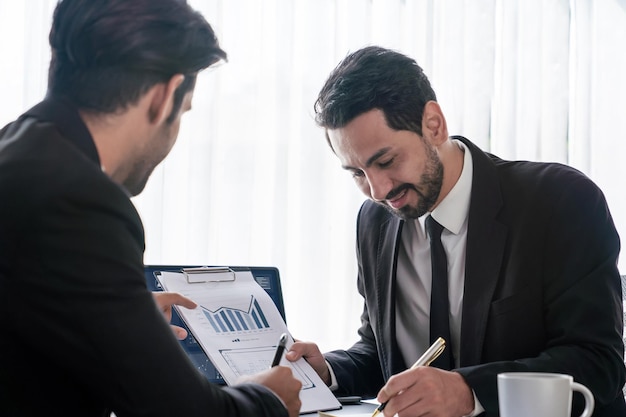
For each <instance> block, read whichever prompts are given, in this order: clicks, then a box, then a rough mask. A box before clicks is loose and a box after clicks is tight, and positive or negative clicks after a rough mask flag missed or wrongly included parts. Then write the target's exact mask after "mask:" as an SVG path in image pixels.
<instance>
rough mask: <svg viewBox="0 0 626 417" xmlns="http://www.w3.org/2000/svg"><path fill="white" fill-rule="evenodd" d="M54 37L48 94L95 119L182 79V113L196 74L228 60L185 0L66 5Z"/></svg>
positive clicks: (76, 0)
mask: <svg viewBox="0 0 626 417" xmlns="http://www.w3.org/2000/svg"><path fill="white" fill-rule="evenodd" d="M49 39H50V46H51V48H52V59H51V62H50V69H49V74H48V95H49V96H54V97H62V98H64V99H66V100H69V101H70V102H72V103H73V104H74V105H75V106H76V107H77V108H80V109H83V110H87V111H91V112H95V113H113V112H119V111H123V110H124V109H125V108H127V107H128V105H130V104H133V103H135V102H137V100H138V99H139V98H140V97H141V96H142V95H143V94H144V93H145V92H147V91H148V90H149V89H150V88H151V87H152V86H154V85H155V84H158V83H161V82H167V81H168V80H169V79H170V78H171V77H172V76H173V75H175V74H183V75H185V81H184V83H183V84H182V85H181V86H180V87H179V88H178V90H177V94H176V97H175V106H176V107H179V106H180V102H181V101H182V97H183V96H184V94H185V93H186V92H187V91H189V90H191V89H192V88H193V86H194V83H195V76H196V74H197V72H198V71H200V70H202V69H204V68H207V67H209V66H210V65H212V64H214V63H216V62H218V61H220V60H223V59H226V53H225V52H224V51H222V50H221V49H220V47H219V44H218V41H217V38H216V36H215V33H214V32H213V29H212V28H211V26H210V25H209V23H208V22H207V21H206V20H205V19H204V17H202V16H201V15H200V14H199V13H197V12H195V11H194V10H193V9H191V8H190V7H189V5H187V3H186V2H185V1H184V0H61V1H60V2H59V3H58V5H57V7H56V10H55V12H54V19H53V23H52V29H51V31H50V37H49ZM176 111H177V108H175V109H174V111H173V112H172V114H174V113H176Z"/></svg>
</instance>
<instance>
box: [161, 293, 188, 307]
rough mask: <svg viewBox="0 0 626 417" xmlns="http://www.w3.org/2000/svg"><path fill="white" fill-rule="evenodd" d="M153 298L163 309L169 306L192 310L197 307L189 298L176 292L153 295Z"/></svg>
mask: <svg viewBox="0 0 626 417" xmlns="http://www.w3.org/2000/svg"><path fill="white" fill-rule="evenodd" d="M154 295H155V298H156V299H157V302H158V303H159V305H160V306H161V307H162V308H163V307H169V306H171V305H179V306H182V307H185V308H189V309H194V308H196V307H198V305H197V304H196V303H195V302H194V301H193V300H192V299H190V298H187V297H185V296H183V295H182V294H179V293H176V292H161V293H154Z"/></svg>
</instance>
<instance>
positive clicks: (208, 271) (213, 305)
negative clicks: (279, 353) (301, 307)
mask: <svg viewBox="0 0 626 417" xmlns="http://www.w3.org/2000/svg"><path fill="white" fill-rule="evenodd" d="M155 275H156V277H157V278H158V281H159V282H160V283H161V286H162V288H163V289H164V290H166V291H173V292H178V293H180V294H182V295H184V296H186V297H188V298H190V299H192V300H194V301H195V302H196V304H197V307H196V308H194V309H186V308H183V307H178V306H175V309H177V310H178V311H177V312H178V314H179V316H180V317H182V319H183V321H184V322H185V324H186V326H185V327H186V328H187V329H189V330H190V334H191V335H193V336H194V337H195V338H196V339H197V341H198V344H199V345H200V347H201V348H202V350H204V352H206V355H207V356H208V357H209V358H210V360H211V362H212V363H213V364H214V365H215V368H217V369H219V370H220V372H221V373H222V376H223V379H224V380H225V381H226V383H227V384H229V385H230V384H235V383H237V381H239V380H240V379H241V378H242V377H246V376H249V375H254V374H258V373H259V372H262V371H266V370H267V369H269V368H270V367H271V366H273V360H272V358H273V357H274V356H275V352H276V349H277V342H278V340H279V337H280V336H281V335H282V334H283V333H286V334H287V347H289V346H290V345H291V344H292V343H294V340H293V338H292V337H291V336H289V334H288V329H287V325H286V323H285V321H284V320H283V318H282V317H281V315H280V313H279V311H278V308H277V307H276V305H275V303H274V301H273V300H272V299H271V297H270V296H269V295H268V293H267V292H266V291H264V290H263V288H262V287H261V286H260V285H259V282H258V281H257V280H256V279H255V278H254V276H253V274H252V272H251V271H250V270H238V271H235V270H233V269H232V268H228V267H227V268H215V267H200V268H197V267H196V268H192V269H190V268H181V269H180V270H178V271H175V270H174V271H172V270H170V271H157V273H156V274H155ZM280 365H281V366H288V367H290V368H291V369H292V372H293V375H294V376H295V377H296V378H297V379H299V380H300V381H301V382H302V389H301V390H300V400H301V401H302V408H301V410H300V413H301V414H306V413H311V412H317V411H326V410H334V409H338V408H341V404H340V403H339V401H338V400H337V398H335V396H334V395H333V393H332V392H331V391H330V389H329V388H328V387H327V386H326V384H325V383H324V382H323V381H322V380H321V379H320V377H319V375H318V374H317V373H316V372H315V370H314V369H313V368H312V367H311V365H310V364H309V363H308V362H306V361H305V360H304V359H302V358H301V359H299V360H298V361H295V362H290V361H288V360H287V359H285V358H282V360H281V361H280Z"/></svg>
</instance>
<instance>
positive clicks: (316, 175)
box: [0, 0, 626, 350]
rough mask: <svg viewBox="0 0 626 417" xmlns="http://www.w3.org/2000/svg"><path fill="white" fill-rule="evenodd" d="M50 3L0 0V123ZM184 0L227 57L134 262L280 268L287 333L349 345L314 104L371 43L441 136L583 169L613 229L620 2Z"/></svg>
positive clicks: (348, 241)
mask: <svg viewBox="0 0 626 417" xmlns="http://www.w3.org/2000/svg"><path fill="white" fill-rule="evenodd" d="M54 3H55V1H54V0H28V1H26V2H17V1H15V0H0V53H1V55H0V56H1V57H2V58H1V60H0V79H1V80H2V81H1V83H0V97H2V98H3V100H2V101H0V124H2V125H4V124H5V123H7V122H9V121H10V120H12V119H13V118H15V117H16V116H18V115H19V114H20V113H21V112H22V111H24V110H25V109H27V108H28V107H29V106H31V105H33V104H34V103H36V102H37V101H38V100H39V99H40V98H41V97H42V95H43V93H44V91H45V81H46V75H45V74H46V67H47V63H48V59H49V52H48V47H47V42H46V41H47V32H48V30H49V26H50V18H51V13H52V9H53V7H54ZM189 3H190V4H191V5H192V6H193V7H195V8H197V9H198V10H200V11H201V12H202V13H203V14H204V15H205V17H206V18H207V20H208V21H209V22H210V23H211V24H212V25H213V27H214V29H215V30H216V32H217V34H218V36H219V39H220V41H221V44H222V46H223V47H224V49H225V50H226V51H227V52H228V53H229V62H228V63H227V64H224V65H222V66H220V67H218V68H216V69H212V70H209V71H207V72H206V73H203V74H202V75H201V76H200V77H199V80H198V86H197V88H196V93H195V98H194V104H193V107H194V108H193V110H192V111H191V112H190V113H188V114H187V115H186V116H185V117H184V120H183V127H182V130H181V133H180V136H179V140H178V143H177V145H176V146H175V147H174V150H173V151H172V153H171V154H170V156H169V157H168V158H167V159H166V161H165V162H164V163H163V164H162V165H161V166H160V167H159V168H157V170H156V171H155V173H154V175H153V177H152V178H151V180H150V181H149V183H148V186H147V188H146V190H145V191H144V193H143V194H142V195H140V196H139V197H137V198H135V199H134V202H135V204H136V206H137V208H138V210H139V212H140V213H141V216H142V218H143V220H144V223H145V227H146V238H147V250H146V256H145V261H146V263H149V264H209V265H272V266H277V267H278V268H279V269H280V271H281V275H282V279H283V292H284V296H285V300H286V311H287V324H288V325H289V327H290V329H291V332H292V334H293V335H294V337H296V338H301V339H305V340H312V341H316V342H318V343H319V344H320V346H321V348H322V349H323V350H327V349H331V348H340V347H347V346H349V345H350V344H351V342H353V341H354V340H356V338H357V335H356V328H357V326H358V324H359V315H360V312H361V308H362V306H361V300H360V299H359V297H358V295H357V292H356V287H355V282H356V262H355V257H354V234H355V227H354V225H355V217H356V212H357V210H358V207H359V205H360V203H361V202H362V201H363V196H362V195H360V194H359V193H358V191H357V190H356V187H355V186H354V185H353V184H352V180H351V178H350V175H349V174H347V173H346V172H343V171H342V170H341V169H340V167H339V163H338V162H337V160H336V159H335V157H334V156H333V155H332V153H331V152H330V150H329V149H328V147H327V145H326V143H325V140H324V135H323V132H322V131H321V130H320V129H319V128H317V127H316V126H315V123H314V121H313V103H314V101H315V98H316V95H317V92H318V90H319V88H320V87H321V86H322V84H323V82H324V80H325V78H326V76H327V75H328V73H329V72H330V71H331V70H332V68H334V66H335V65H336V64H337V63H338V62H339V60H340V59H341V58H343V57H344V56H345V55H346V54H347V53H348V52H350V51H354V50H356V49H358V48H360V47H362V46H365V45H370V44H378V45H382V46H386V47H389V48H393V49H397V50H400V51H402V52H404V53H406V54H408V55H410V56H412V57H414V58H415V59H416V60H417V61H418V63H419V64H420V65H421V66H422V67H423V68H424V69H425V71H426V73H427V74H428V75H429V76H430V78H431V81H432V84H433V86H434V88H435V90H436V92H437V95H438V99H439V102H440V103H441V105H442V107H443V110H444V112H445V113H446V115H447V118H448V127H449V130H450V133H451V134H461V135H464V136H466V137H468V138H470V139H471V140H473V141H474V142H475V143H477V144H478V145H480V146H481V147H483V149H485V150H488V151H491V152H493V153H496V154H498V155H499V156H501V157H503V158H508V159H531V160H543V161H558V162H562V163H566V164H569V165H572V166H574V167H576V168H578V169H580V170H581V171H583V172H585V173H586V174H587V175H589V176H590V177H591V178H592V179H593V180H594V181H595V182H596V183H597V184H598V185H599V186H600V187H601V188H602V189H603V190H604V192H605V194H606V197H607V199H608V202H609V206H610V208H611V210H612V213H613V216H614V220H615V222H616V225H617V227H618V230H619V231H620V235H621V236H623V237H626V194H625V192H624V183H625V181H624V180H625V179H626V174H625V172H626V171H624V168H623V166H622V163H623V160H624V155H626V140H625V139H624V138H623V135H624V132H626V105H625V104H624V102H623V98H624V97H626V83H625V82H624V81H623V79H622V77H623V76H624V74H626V54H625V53H624V46H623V45H624V42H625V41H626V0H569V1H568V0H414V1H412V0H263V1H258V0H189ZM0 204H1V202H0ZM623 258H624V257H623ZM620 269H621V271H622V273H626V263H625V261H624V260H622V261H621V265H620Z"/></svg>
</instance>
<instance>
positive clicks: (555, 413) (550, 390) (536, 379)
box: [498, 372, 595, 417]
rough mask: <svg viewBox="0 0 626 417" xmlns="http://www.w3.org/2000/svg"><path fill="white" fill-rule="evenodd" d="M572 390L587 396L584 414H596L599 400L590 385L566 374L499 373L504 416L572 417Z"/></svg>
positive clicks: (584, 416) (501, 406) (583, 415)
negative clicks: (596, 402)
mask: <svg viewBox="0 0 626 417" xmlns="http://www.w3.org/2000/svg"><path fill="white" fill-rule="evenodd" d="M572 391H578V392H580V393H581V394H582V395H583V396H584V397H585V409H584V411H583V413H582V414H581V415H580V417H589V416H591V414H592V413H593V408H594V405H595V401H594V399H593V394H592V393H591V391H589V389H588V388H587V387H585V386H584V385H582V384H579V383H577V382H574V378H572V377H571V376H570V375H565V374H552V373H541V372H508V373H502V374H498V403H499V406H500V416H501V417H570V414H571V410H572Z"/></svg>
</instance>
